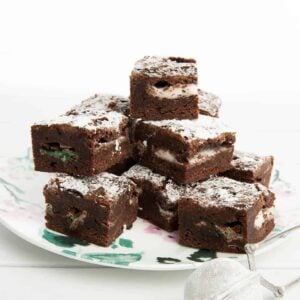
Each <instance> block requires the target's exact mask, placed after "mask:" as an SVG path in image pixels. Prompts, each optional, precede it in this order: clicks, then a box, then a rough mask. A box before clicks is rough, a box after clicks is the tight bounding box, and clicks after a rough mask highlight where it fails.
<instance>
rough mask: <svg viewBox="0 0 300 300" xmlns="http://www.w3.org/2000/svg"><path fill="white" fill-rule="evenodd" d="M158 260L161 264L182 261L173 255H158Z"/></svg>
mask: <svg viewBox="0 0 300 300" xmlns="http://www.w3.org/2000/svg"><path fill="white" fill-rule="evenodd" d="M156 260H157V261H158V262H159V263H160V264H168V265H171V264H175V263H179V262H181V260H180V259H177V258H173V257H157V258H156Z"/></svg>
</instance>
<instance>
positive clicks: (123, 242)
mask: <svg viewBox="0 0 300 300" xmlns="http://www.w3.org/2000/svg"><path fill="white" fill-rule="evenodd" d="M119 245H120V246H122V247H125V248H133V241H132V240H128V239H122V238H120V239H119Z"/></svg>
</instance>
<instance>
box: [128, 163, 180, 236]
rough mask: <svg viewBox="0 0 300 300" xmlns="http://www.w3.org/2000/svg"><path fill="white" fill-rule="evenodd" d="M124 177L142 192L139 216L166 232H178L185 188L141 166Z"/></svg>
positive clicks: (133, 168) (131, 169)
mask: <svg viewBox="0 0 300 300" xmlns="http://www.w3.org/2000/svg"><path fill="white" fill-rule="evenodd" d="M124 175H125V176H127V177H129V178H130V179H131V180H132V181H134V182H135V183H136V185H137V187H138V189H139V190H140V194H139V209H138V216H139V217H141V218H143V219H146V220H148V221H150V222H151V223H153V224H155V225H156V226H158V227H160V228H162V229H164V230H167V231H174V230H177V229H178V211H177V208H178V200H179V199H180V198H181V197H182V195H183V194H184V186H180V185H177V184H176V183H175V182H173V181H172V180H171V179H167V178H166V177H165V176H162V175H159V174H157V173H154V172H153V171H152V170H150V169H149V168H147V167H143V166H141V165H135V166H133V167H132V168H130V169H129V170H128V171H127V172H125V173H124Z"/></svg>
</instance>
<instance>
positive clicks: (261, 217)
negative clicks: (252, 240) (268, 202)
mask: <svg viewBox="0 0 300 300" xmlns="http://www.w3.org/2000/svg"><path fill="white" fill-rule="evenodd" d="M272 219H274V207H268V208H264V209H262V210H260V211H259V212H258V214H257V215H256V217H255V220H254V227H255V228H256V229H260V228H261V227H262V226H263V224H264V223H265V222H266V221H269V220H272Z"/></svg>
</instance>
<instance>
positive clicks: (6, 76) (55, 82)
mask: <svg viewBox="0 0 300 300" xmlns="http://www.w3.org/2000/svg"><path fill="white" fill-rule="evenodd" d="M153 54H154V55H173V56H177V55H179V56H189V57H195V58H196V59H197V60H198V66H199V68H198V71H199V85H200V87H202V88H204V89H206V90H209V91H213V92H215V93H217V94H218V95H220V96H221V97H222V99H223V109H222V113H221V115H222V116H223V117H224V119H226V120H227V121H228V122H229V123H230V124H231V125H232V126H233V127H234V128H236V129H238V133H239V134H238V146H239V147H243V148H246V149H247V150H252V151H256V152H263V153H272V154H274V155H275V157H276V159H277V160H279V161H284V162H285V163H288V164H290V165H291V168H294V170H298V168H299V163H300V159H299V157H298V156H299V150H300V149H299V146H298V144H299V140H300V125H299V113H300V106H299V104H300V3H299V1H297V0H294V1H290V0H281V1H278V0H272V1H268V0H261V1H257V0H252V1H242V0H237V1H233V0H226V1H224V0H220V1H217V0H207V1H199V0H198V1H196V0H195V1H188V0H185V1H177V0H173V1H162V0H160V1H158V0H152V1H142V0H140V1H125V0H123V1H121V0H120V1H116V0H112V1H100V0H98V1H55V0H52V1H3V0H0V104H1V106H0V134H1V150H0V154H1V155H4V154H5V155H6V154H7V153H9V154H12V153H18V154H19V153H20V152H23V151H24V148H25V147H26V146H27V145H28V144H29V143H30V137H29V126H30V124H31V123H32V122H34V121H35V120H39V119H43V118H45V117H51V116H53V115H56V114H57V113H61V112H64V110H65V109H67V108H68V107H69V106H70V105H71V104H75V103H78V102H79V101H80V100H82V99H83V98H85V97H87V96H89V95H91V94H93V93H95V92H98V91H99V92H109V93H117V94H124V95H128V93H129V73H130V70H131V68H132V66H133V63H134V61H135V60H137V59H139V58H140V57H142V56H144V55H153ZM291 173H292V174H294V175H293V176H292V175H291V176H292V177H293V178H292V177H291V181H294V182H295V183H296V184H298V182H299V177H298V172H291ZM0 240H1V248H0V294H1V293H2V294H1V295H4V296H0V297H1V299H4V300H6V299H19V298H21V295H22V297H23V299H39V298H40V297H41V295H43V297H44V299H48V298H49V299H53V298H54V299H55V297H56V296H61V297H64V298H65V299H68V297H69V298H71V296H72V298H74V299H75V298H76V297H75V296H76V293H78V296H81V297H82V296H83V295H88V296H91V297H95V296H98V297H99V296H102V297H104V299H106V298H108V297H109V296H110V297H112V299H116V298H117V297H121V295H122V298H123V299H142V298H143V299H156V298H157V297H158V295H160V293H163V295H164V299H182V290H183V285H184V280H185V278H186V276H187V275H188V274H189V272H186V271H185V272H177V273H172V274H171V273H163V274H159V273H146V272H128V271H117V270H107V269H104V270H101V269H100V270H99V269H85V268H82V267H85V265H80V268H78V266H77V265H75V264H73V262H71V261H69V260H67V259H63V258H58V257H57V256H54V255H51V254H48V253H45V252H43V251H41V250H39V249H36V248H34V247H31V246H30V245H27V244H26V243H25V242H23V241H21V240H19V239H17V238H15V237H14V236H13V235H12V234H10V233H9V232H8V231H6V230H5V229H4V228H2V227H0ZM295 251H296V249H295ZM297 251H298V250H297ZM291 263H293V262H290V263H289V265H291ZM42 267H43V268H42ZM49 267H51V268H49ZM57 267H59V268H57ZM297 267H298V271H299V270H300V266H299V265H298V266H297ZM273 268H274V270H275V269H276V266H275V265H274V266H273ZM289 271H291V270H290V269H287V270H285V271H284V272H286V273H284V274H287V275H284V277H285V278H289V276H291V274H290V273H289ZM266 272H269V273H270V274H273V275H274V274H275V273H274V271H272V268H270V267H269V269H268V270H266ZM276 274H277V273H276ZM275 277H277V275H276V276H275ZM16 287H18V288H16ZM298 292H300V289H299V290H298ZM144 293H145V294H144ZM295 295H296V293H295V292H294V297H293V295H292V294H290V295H289V298H288V297H287V299H298V298H297V296H295Z"/></svg>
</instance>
